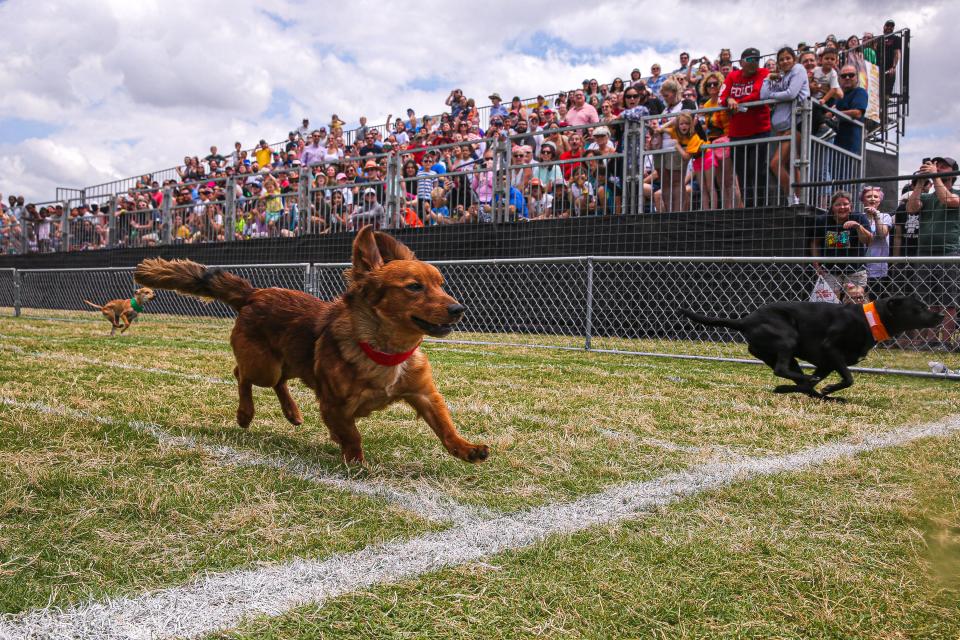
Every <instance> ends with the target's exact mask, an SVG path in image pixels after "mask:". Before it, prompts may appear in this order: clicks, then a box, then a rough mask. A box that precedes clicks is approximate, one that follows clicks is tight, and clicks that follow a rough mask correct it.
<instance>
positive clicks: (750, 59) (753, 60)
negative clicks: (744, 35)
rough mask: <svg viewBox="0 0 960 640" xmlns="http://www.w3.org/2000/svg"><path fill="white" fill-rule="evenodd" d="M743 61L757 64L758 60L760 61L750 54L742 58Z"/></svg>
mask: <svg viewBox="0 0 960 640" xmlns="http://www.w3.org/2000/svg"><path fill="white" fill-rule="evenodd" d="M743 61H744V62H747V63H750V64H757V63H758V62H760V58H757V57H754V56H750V57H749V58H744V59H743Z"/></svg>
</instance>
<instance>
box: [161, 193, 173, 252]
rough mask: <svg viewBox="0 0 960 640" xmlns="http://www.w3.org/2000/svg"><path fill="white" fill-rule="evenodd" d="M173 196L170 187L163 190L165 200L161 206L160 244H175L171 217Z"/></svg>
mask: <svg viewBox="0 0 960 640" xmlns="http://www.w3.org/2000/svg"><path fill="white" fill-rule="evenodd" d="M172 200H173V194H172V193H171V192H170V187H167V188H165V189H164V190H163V200H162V201H161V204H160V230H161V235H160V244H171V243H172V242H173V218H172V216H171V214H172V211H171V210H170V209H171V201H172Z"/></svg>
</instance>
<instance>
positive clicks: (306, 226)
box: [297, 165, 313, 234]
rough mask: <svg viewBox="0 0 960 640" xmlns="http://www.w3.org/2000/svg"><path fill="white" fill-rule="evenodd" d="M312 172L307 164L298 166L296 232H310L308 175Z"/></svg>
mask: <svg viewBox="0 0 960 640" xmlns="http://www.w3.org/2000/svg"><path fill="white" fill-rule="evenodd" d="M312 173H313V172H312V171H310V167H308V166H307V165H303V166H301V167H300V178H299V181H298V182H297V208H298V209H300V220H299V221H298V226H299V229H297V233H298V234H305V233H310V227H311V224H310V223H311V220H312V218H311V217H310V176H311V174H312Z"/></svg>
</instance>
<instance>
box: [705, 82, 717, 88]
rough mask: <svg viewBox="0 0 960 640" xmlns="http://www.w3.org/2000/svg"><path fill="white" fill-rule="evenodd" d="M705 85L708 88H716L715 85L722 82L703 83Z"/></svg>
mask: <svg viewBox="0 0 960 640" xmlns="http://www.w3.org/2000/svg"><path fill="white" fill-rule="evenodd" d="M703 86H704V87H706V88H707V89H712V88H714V87H719V86H720V83H719V82H708V83H707V84H705V85H703Z"/></svg>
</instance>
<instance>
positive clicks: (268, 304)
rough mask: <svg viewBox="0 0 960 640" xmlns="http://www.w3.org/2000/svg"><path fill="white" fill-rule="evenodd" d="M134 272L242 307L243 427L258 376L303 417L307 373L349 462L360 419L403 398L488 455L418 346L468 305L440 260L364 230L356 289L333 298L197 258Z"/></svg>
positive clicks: (462, 448)
mask: <svg viewBox="0 0 960 640" xmlns="http://www.w3.org/2000/svg"><path fill="white" fill-rule="evenodd" d="M134 279H135V280H136V281H137V282H138V283H140V284H145V285H149V286H151V287H155V288H158V289H173V290H175V291H178V292H180V293H183V294H187V295H192V296H198V297H201V298H213V299H215V300H220V301H222V302H224V303H226V304H228V305H230V306H231V307H233V308H234V309H236V310H237V320H236V323H235V324H234V327H233V333H232V334H231V336H230V344H231V346H232V347H233V353H234V356H235V357H236V360H237V366H236V367H235V368H234V370H233V373H234V376H236V378H237V386H238V389H239V393H240V404H239V407H238V408H237V423H238V424H239V425H240V426H241V427H247V426H248V425H249V424H250V421H251V420H252V419H253V395H252V388H253V385H256V386H258V387H271V388H272V389H273V390H274V392H276V394H277V398H278V399H279V400H280V406H281V407H282V408H283V415H284V416H286V418H287V420H289V421H290V422H291V423H292V424H294V425H299V424H302V423H303V417H302V415H301V413H300V409H299V407H297V404H296V403H295V402H294V400H293V398H292V397H291V395H290V391H289V389H288V388H287V380H290V379H292V378H299V379H300V380H302V381H303V382H304V383H305V384H306V385H307V386H308V387H310V388H311V389H313V390H314V392H315V393H316V396H317V400H318V401H319V403H320V412H321V415H322V416H323V421H324V423H325V424H326V425H327V428H328V429H329V430H330V437H331V438H332V439H333V441H334V442H336V443H337V444H339V445H340V450H341V452H342V454H343V458H344V460H345V461H347V462H363V448H362V447H361V445H360V432H359V431H358V430H357V425H356V419H357V418H362V417H364V416H367V415H369V414H370V413H371V412H373V411H376V410H378V409H382V408H384V407H386V406H387V405H389V404H391V403H394V402H397V401H400V400H402V401H404V402H407V403H408V404H410V406H412V407H413V408H414V409H416V411H417V413H418V414H419V415H420V416H421V417H423V419H424V420H426V422H427V424H428V425H430V428H431V429H433V431H434V433H436V434H437V437H438V438H440V442H442V443H443V446H444V447H446V449H447V451H449V452H450V453H451V454H452V455H454V456H456V457H457V458H460V459H461V460H465V461H467V462H479V461H481V460H485V459H486V458H487V456H488V455H489V448H488V447H487V445H483V444H472V443H470V442H468V441H467V440H465V439H464V438H462V437H461V436H460V434H459V433H457V429H456V427H454V425H453V422H452V421H451V419H450V413H449V411H448V410H447V406H446V404H445V403H444V401H443V397H442V396H441V395H440V393H439V392H438V391H437V388H436V386H435V385H434V383H433V375H432V372H431V369H430V363H429V362H428V361H427V356H426V355H425V354H424V353H423V352H422V351H421V350H420V348H419V346H420V343H421V341H422V340H423V337H424V335H430V336H434V337H442V336H445V335H447V334H449V333H450V331H452V325H453V324H454V323H456V322H458V321H459V320H460V319H461V318H462V317H463V312H464V307H463V305H461V304H459V303H458V302H457V301H456V300H454V299H453V298H452V297H450V296H449V295H447V293H446V292H444V291H443V288H442V286H443V277H442V276H441V275H440V272H439V271H438V270H437V269H436V267H433V266H432V265H429V264H427V263H425V262H421V261H420V260H417V259H416V257H415V256H414V255H413V252H412V251H410V249H408V248H407V247H406V246H405V245H404V244H403V243H401V242H399V241H398V240H395V239H394V238H393V237H391V236H389V235H387V234H385V233H380V232H374V230H373V228H372V227H370V226H367V227H364V228H363V229H361V230H360V232H359V233H358V234H357V237H356V238H355V240H354V242H353V267H352V268H351V269H350V270H349V271H348V272H347V280H348V287H347V291H346V293H345V294H344V295H343V296H342V297H340V298H338V299H336V300H334V301H332V302H325V301H322V300H319V299H317V298H315V297H314V296H311V295H309V294H307V293H304V292H302V291H293V290H289V289H277V288H270V289H255V288H254V287H253V286H252V285H251V284H250V283H249V282H247V281H246V280H244V279H242V278H240V277H238V276H236V275H234V274H232V273H229V272H226V271H222V270H220V269H208V268H206V267H204V266H203V265H200V264H197V263H195V262H190V261H189V260H174V261H167V260H162V259H159V258H155V259H150V260H144V261H143V262H141V263H140V265H139V266H138V267H137V270H136V273H135V275H134Z"/></svg>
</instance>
